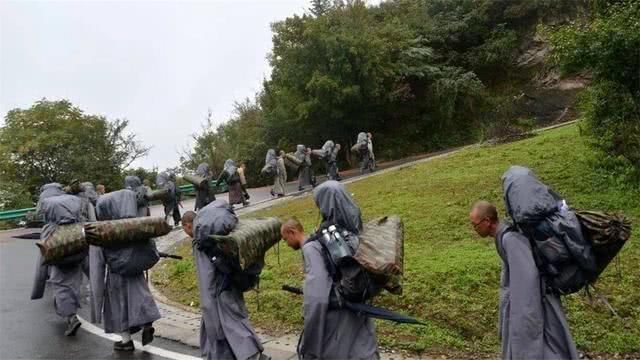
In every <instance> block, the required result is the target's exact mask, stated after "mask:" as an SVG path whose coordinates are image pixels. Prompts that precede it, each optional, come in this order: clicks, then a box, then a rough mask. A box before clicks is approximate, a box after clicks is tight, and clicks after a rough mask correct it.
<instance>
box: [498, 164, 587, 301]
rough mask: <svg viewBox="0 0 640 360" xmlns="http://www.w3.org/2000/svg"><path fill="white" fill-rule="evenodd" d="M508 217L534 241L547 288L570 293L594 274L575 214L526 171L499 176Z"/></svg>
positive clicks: (514, 168)
mask: <svg viewBox="0 0 640 360" xmlns="http://www.w3.org/2000/svg"><path fill="white" fill-rule="evenodd" d="M502 185H503V189H504V199H505V205H506V208H507V213H508V214H509V215H510V216H511V218H512V219H513V221H514V222H515V223H516V224H517V225H518V227H519V229H520V230H521V231H523V233H524V234H525V235H526V236H527V237H528V238H529V239H530V240H532V241H533V243H534V244H535V248H536V251H537V254H540V256H541V259H544V261H540V264H539V265H541V269H542V270H543V272H544V273H545V275H546V279H547V282H548V284H549V285H551V286H552V287H553V288H555V289H557V290H560V291H561V292H562V293H571V292H574V291H576V290H578V289H579V288H581V287H582V285H583V284H584V283H585V282H586V281H587V279H589V278H590V277H591V276H592V274H594V273H595V272H596V260H595V256H594V255H593V248H592V246H591V243H590V242H589V240H588V239H586V238H585V237H584V235H583V234H582V225H581V224H580V221H579V220H578V218H577V216H576V214H575V212H573V211H571V210H570V209H569V208H568V207H567V206H566V204H565V203H564V201H563V200H562V198H561V197H560V196H559V195H558V194H556V193H555V192H553V190H551V189H550V188H549V187H547V186H546V185H545V184H543V183H542V182H541V181H540V180H539V179H538V178H537V177H536V175H535V174H534V173H533V172H532V171H531V170H530V169H528V168H526V167H522V166H512V167H511V168H509V170H507V171H506V172H505V173H504V175H503V176H502Z"/></svg>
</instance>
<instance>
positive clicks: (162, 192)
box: [145, 189, 169, 201]
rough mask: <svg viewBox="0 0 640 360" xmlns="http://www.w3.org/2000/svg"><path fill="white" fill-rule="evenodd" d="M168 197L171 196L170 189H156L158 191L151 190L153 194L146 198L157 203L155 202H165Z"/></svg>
mask: <svg viewBox="0 0 640 360" xmlns="http://www.w3.org/2000/svg"><path fill="white" fill-rule="evenodd" d="M167 196H169V189H156V190H151V192H148V193H147V194H146V195H145V198H146V199H147V200H148V201H155V200H164V199H166V198H167Z"/></svg>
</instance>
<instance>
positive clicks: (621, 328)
mask: <svg viewBox="0 0 640 360" xmlns="http://www.w3.org/2000/svg"><path fill="white" fill-rule="evenodd" d="M590 156H593V154H592V153H591V152H590V150H588V149H587V148H586V147H585V146H584V145H583V143H582V141H581V140H580V138H579V129H578V127H577V126H575V125H574V126H568V127H564V128H560V129H556V130H552V131H548V132H545V133H543V134H541V135H539V136H537V137H534V138H531V139H527V140H523V141H519V142H515V143H511V144H505V145H499V146H486V147H479V148H473V149H469V150H465V151H463V152H460V153H457V154H455V155H452V156H449V157H446V158H441V159H436V160H433V161H430V162H426V163H423V164H420V165H417V166H413V167H410V168H405V169H403V170H399V171H395V172H391V173H388V174H384V175H380V176H376V177H373V178H369V179H366V180H363V181H359V182H356V183H353V184H351V185H349V187H348V188H349V190H350V191H351V192H352V193H353V194H354V198H355V199H356V201H357V202H358V204H359V205H360V207H361V209H362V212H363V216H364V218H365V219H371V218H374V217H377V216H380V215H384V214H399V215H400V216H401V217H402V219H403V220H404V223H405V230H406V243H405V274H406V275H405V291H404V294H403V295H402V296H391V295H387V294H385V295H384V296H382V297H380V298H379V299H378V300H377V303H378V304H381V305H384V306H386V307H388V308H391V309H395V310H399V311H401V312H404V313H407V314H411V315H413V316H416V317H419V318H422V319H424V320H425V321H426V322H427V324H428V326H426V327H413V326H407V325H395V324H393V323H388V322H378V335H379V342H380V343H381V344H382V345H385V346H394V347H397V348H403V349H409V350H415V351H429V352H431V351H443V350H446V349H452V350H455V351H461V352H474V353H477V352H490V353H491V352H497V351H498V350H499V340H498V338H497V325H496V323H497V318H498V314H497V307H498V284H499V276H500V260H499V258H498V256H497V254H496V251H495V246H494V242H493V239H480V238H479V237H478V236H477V235H476V234H475V233H474V232H473V230H472V227H471V226H470V224H469V221H468V213H469V208H470V206H471V204H472V203H473V202H474V201H476V200H478V199H487V200H490V201H493V202H495V203H496V204H500V206H502V199H501V186H500V176H501V175H502V173H503V172H504V171H505V170H506V169H507V168H508V167H509V166H510V165H514V164H520V165H525V166H529V167H531V168H532V169H534V171H535V172H536V173H537V174H538V175H539V176H540V177H541V178H542V180H543V181H545V182H546V183H548V184H549V185H551V186H552V187H553V188H554V189H555V190H557V191H558V192H559V193H560V194H563V195H564V196H565V197H566V199H567V200H568V202H569V204H571V205H572V206H574V207H576V208H583V209H602V210H621V211H623V212H624V213H625V214H627V215H628V216H630V217H631V218H632V220H633V221H634V223H635V224H637V223H638V220H640V190H639V189H637V188H632V187H629V186H625V185H624V184H617V183H616V181H615V179H611V178H610V177H607V176H602V175H601V174H595V173H593V171H592V170H591V168H590V166H589V157H590ZM501 212H503V209H501ZM252 216H280V217H289V216H296V217H298V218H299V219H300V220H301V221H302V222H303V223H304V225H305V229H306V230H307V232H309V231H311V230H312V229H313V228H314V226H315V225H317V224H318V220H319V215H318V211H317V210H316V207H315V206H314V204H313V201H312V199H311V198H310V197H306V198H303V199H300V200H296V201H292V202H289V203H286V204H284V205H282V206H278V207H275V208H272V209H269V210H266V211H262V212H259V213H256V214H254V215H252ZM639 241H640V240H639V239H638V231H637V230H635V231H634V234H633V237H632V239H631V241H630V243H628V244H627V245H626V247H625V249H624V250H623V252H622V255H621V267H622V278H618V277H617V276H616V271H615V267H614V266H610V267H609V269H608V270H607V271H606V272H605V273H604V275H603V277H602V279H601V280H600V282H599V284H598V287H599V289H600V291H601V292H602V293H603V294H605V295H606V296H607V298H608V300H609V302H610V303H611V305H613V307H614V308H615V309H616V310H617V311H618V312H619V314H620V315H621V316H622V317H623V320H619V319H616V318H614V317H612V316H611V315H610V313H609V312H608V310H607V309H606V307H604V306H603V305H602V304H600V303H596V304H591V303H590V301H589V300H588V298H586V297H585V296H584V295H583V294H574V295H571V296H569V297H566V298H565V299H564V304H565V307H566V309H567V316H568V319H569V323H570V325H571V329H572V332H573V336H574V339H575V340H576V342H577V344H578V347H579V348H580V349H583V350H587V351H590V352H599V353H600V352H605V353H614V352H637V351H640V307H639V306H638V304H640V292H639V291H638V289H640V268H639V267H638V266H637V264H638V263H639V262H640V244H639V243H638V242H639ZM179 251H180V253H181V254H182V255H187V256H189V254H190V244H185V245H182V246H181V248H180V250H179ZM189 258H190V256H189ZM189 258H187V259H186V260H183V261H180V262H177V263H171V264H167V265H164V266H165V268H164V271H162V272H160V273H159V272H156V277H155V279H154V281H155V282H156V285H157V286H158V287H160V288H162V289H163V290H165V292H166V293H167V294H168V296H169V297H173V298H174V299H175V300H177V301H180V302H182V303H185V304H189V303H191V302H194V305H195V306H197V304H198V293H197V291H198V289H197V285H196V283H195V271H194V268H193V264H192V262H191V260H190V259H189ZM267 264H268V265H267V267H266V269H265V271H264V273H263V276H262V282H261V285H260V288H261V294H260V299H259V300H260V305H261V307H260V311H257V308H256V299H255V293H254V292H250V293H247V305H248V307H249V309H250V313H251V320H252V322H253V323H254V324H255V325H256V326H257V327H260V328H263V329H268V330H270V331H272V332H274V333H282V332H285V331H289V330H299V329H300V327H301V324H302V317H301V298H300V297H299V296H295V295H292V294H289V293H285V292H283V291H281V290H280V287H281V285H282V284H292V285H300V284H301V282H302V278H303V273H302V265H301V264H302V259H301V255H300V253H296V252H294V251H292V250H290V249H288V248H287V247H286V246H285V245H284V244H282V245H281V246H280V254H279V264H278V256H277V252H276V251H275V249H274V250H272V251H270V252H269V254H268V255H267Z"/></svg>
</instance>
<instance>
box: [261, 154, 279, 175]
mask: <svg viewBox="0 0 640 360" xmlns="http://www.w3.org/2000/svg"><path fill="white" fill-rule="evenodd" d="M277 161H278V156H277V155H276V151H275V150H273V149H269V150H268V151H267V155H266V156H265V159H264V164H265V166H266V165H269V166H271V167H272V168H273V169H274V171H275V170H276V169H277V167H278V164H277V163H276V162H277Z"/></svg>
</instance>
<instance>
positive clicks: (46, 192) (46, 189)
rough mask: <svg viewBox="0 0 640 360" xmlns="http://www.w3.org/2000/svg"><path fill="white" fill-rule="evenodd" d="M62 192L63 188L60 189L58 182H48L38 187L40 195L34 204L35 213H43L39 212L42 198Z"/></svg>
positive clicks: (39, 214)
mask: <svg viewBox="0 0 640 360" xmlns="http://www.w3.org/2000/svg"><path fill="white" fill-rule="evenodd" d="M64 194H65V192H64V190H62V185H60V184H59V183H49V184H44V185H42V186H41V187H40V197H39V198H38V204H37V205H36V215H37V216H42V215H43V214H42V212H41V207H42V205H41V204H42V200H44V199H46V198H49V197H52V196H59V195H64Z"/></svg>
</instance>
